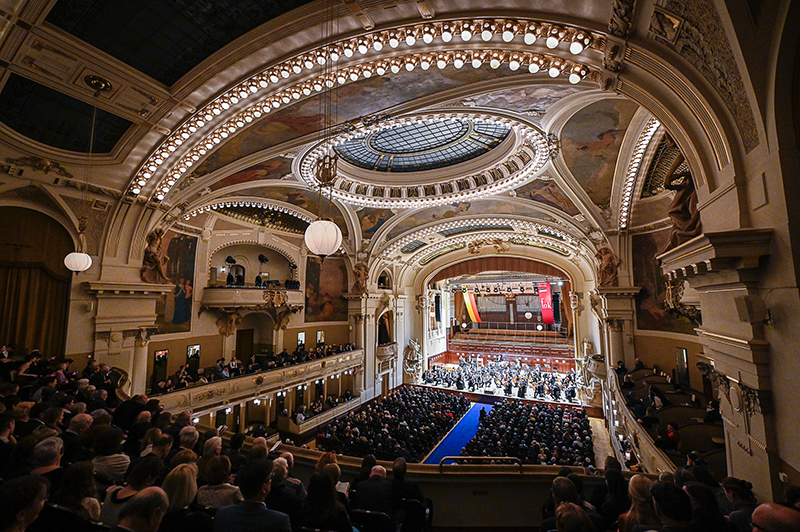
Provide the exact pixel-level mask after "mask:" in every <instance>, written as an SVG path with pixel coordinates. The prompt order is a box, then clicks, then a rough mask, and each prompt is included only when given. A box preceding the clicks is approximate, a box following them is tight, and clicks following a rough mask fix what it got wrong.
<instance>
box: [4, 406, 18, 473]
mask: <svg viewBox="0 0 800 532" xmlns="http://www.w3.org/2000/svg"><path fill="white" fill-rule="evenodd" d="M14 423H15V422H14V413H13V412H3V413H2V414H0V470H2V469H3V466H5V465H6V463H7V462H8V461H9V460H10V459H11V453H12V452H14V447H16V445H17V440H16V439H15V438H14Z"/></svg>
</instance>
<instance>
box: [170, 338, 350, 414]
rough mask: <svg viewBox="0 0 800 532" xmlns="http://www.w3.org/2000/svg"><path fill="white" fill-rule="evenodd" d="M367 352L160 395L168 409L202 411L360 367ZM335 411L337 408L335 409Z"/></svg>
mask: <svg viewBox="0 0 800 532" xmlns="http://www.w3.org/2000/svg"><path fill="white" fill-rule="evenodd" d="M363 361H364V351H363V350H361V349H355V350H353V351H345V352H343V353H338V354H335V355H330V356H327V357H325V358H321V359H318V360H312V361H310V362H304V363H302V364H297V365H296V366H287V367H284V368H278V369H273V370H270V371H266V372H261V373H254V374H250V375H242V376H241V377H233V378H231V379H225V380H221V381H216V382H212V383H209V384H204V385H202V386H193V387H191V388H182V389H180V390H176V391H174V392H170V393H166V394H164V395H160V396H158V398H159V400H160V401H161V404H162V405H164V409H165V410H168V411H170V412H173V413H175V412H180V411H183V410H186V411H189V412H200V411H203V410H206V411H207V410H213V409H214V408H215V407H224V406H226V405H228V404H231V403H240V402H242V401H246V400H248V399H251V398H253V397H258V396H261V395H269V394H272V393H275V392H279V391H281V390H286V389H288V388H291V387H293V386H298V385H300V384H307V383H309V382H311V381H314V380H317V379H325V378H328V377H329V376H331V375H336V374H339V373H342V372H345V371H348V370H350V369H357V368H360V367H361V365H362V364H363ZM334 410H335V409H334Z"/></svg>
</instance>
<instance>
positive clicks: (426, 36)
mask: <svg viewBox="0 0 800 532" xmlns="http://www.w3.org/2000/svg"><path fill="white" fill-rule="evenodd" d="M422 42H424V43H425V44H430V43H432V42H433V34H431V33H423V34H422Z"/></svg>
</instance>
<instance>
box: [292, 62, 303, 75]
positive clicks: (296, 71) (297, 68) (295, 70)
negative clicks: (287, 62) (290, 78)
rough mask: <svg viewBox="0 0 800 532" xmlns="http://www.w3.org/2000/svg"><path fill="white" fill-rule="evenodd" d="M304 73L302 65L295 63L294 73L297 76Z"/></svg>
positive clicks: (293, 66)
mask: <svg viewBox="0 0 800 532" xmlns="http://www.w3.org/2000/svg"><path fill="white" fill-rule="evenodd" d="M302 71H303V67H302V66H301V65H300V63H295V64H293V65H292V72H294V73H295V74H299V73H300V72H302Z"/></svg>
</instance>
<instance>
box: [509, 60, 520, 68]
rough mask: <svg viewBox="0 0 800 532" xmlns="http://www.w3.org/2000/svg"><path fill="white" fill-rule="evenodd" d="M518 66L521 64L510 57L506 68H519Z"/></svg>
mask: <svg viewBox="0 0 800 532" xmlns="http://www.w3.org/2000/svg"><path fill="white" fill-rule="evenodd" d="M520 66H522V64H521V63H520V62H519V61H518V60H517V59H512V60H511V61H509V62H508V68H510V69H511V70H519V67H520Z"/></svg>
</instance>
